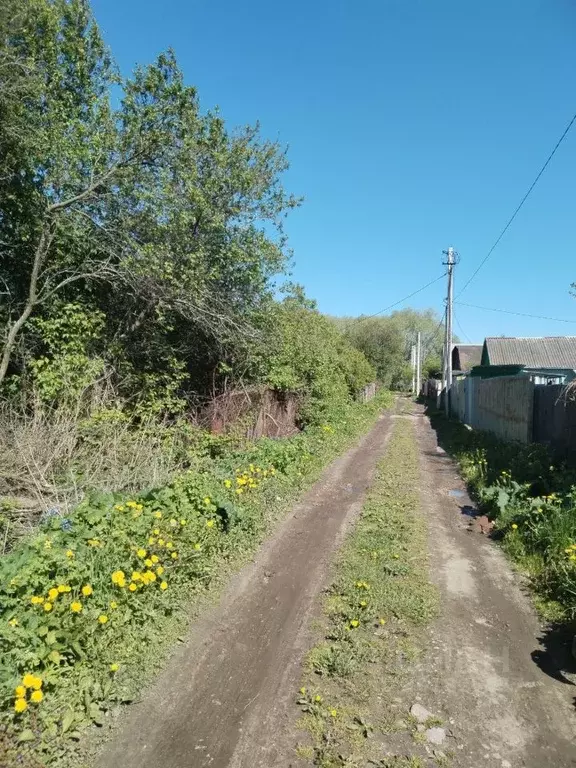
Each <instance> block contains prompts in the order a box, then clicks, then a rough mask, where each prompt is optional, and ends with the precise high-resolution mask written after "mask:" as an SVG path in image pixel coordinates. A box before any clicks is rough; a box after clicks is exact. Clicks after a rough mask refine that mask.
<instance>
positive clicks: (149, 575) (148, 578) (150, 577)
mask: <svg viewBox="0 0 576 768" xmlns="http://www.w3.org/2000/svg"><path fill="white" fill-rule="evenodd" d="M144 576H145V577H146V581H156V574H155V573H154V571H146V573H145V574H144Z"/></svg>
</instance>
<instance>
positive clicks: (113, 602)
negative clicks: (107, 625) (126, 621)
mask: <svg viewBox="0 0 576 768" xmlns="http://www.w3.org/2000/svg"><path fill="white" fill-rule="evenodd" d="M110 608H111V609H112V610H113V611H115V610H116V608H118V603H117V602H116V600H112V602H111V603H110Z"/></svg>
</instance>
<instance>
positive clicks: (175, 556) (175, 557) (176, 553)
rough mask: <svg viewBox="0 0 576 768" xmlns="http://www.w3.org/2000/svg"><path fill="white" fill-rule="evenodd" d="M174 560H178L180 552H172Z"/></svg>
mask: <svg viewBox="0 0 576 768" xmlns="http://www.w3.org/2000/svg"><path fill="white" fill-rule="evenodd" d="M172 560H178V552H172Z"/></svg>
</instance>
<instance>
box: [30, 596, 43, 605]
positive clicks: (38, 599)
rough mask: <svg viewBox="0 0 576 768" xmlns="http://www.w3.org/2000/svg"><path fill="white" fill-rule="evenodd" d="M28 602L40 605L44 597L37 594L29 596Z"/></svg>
mask: <svg viewBox="0 0 576 768" xmlns="http://www.w3.org/2000/svg"><path fill="white" fill-rule="evenodd" d="M30 602H31V603H32V605H42V603H43V602H44V598H43V597H40V596H39V595H34V596H33V597H31V598H30Z"/></svg>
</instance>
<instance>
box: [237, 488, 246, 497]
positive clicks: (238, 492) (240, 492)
mask: <svg viewBox="0 0 576 768" xmlns="http://www.w3.org/2000/svg"><path fill="white" fill-rule="evenodd" d="M236 493H237V494H238V496H240V494H242V493H244V488H236Z"/></svg>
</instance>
